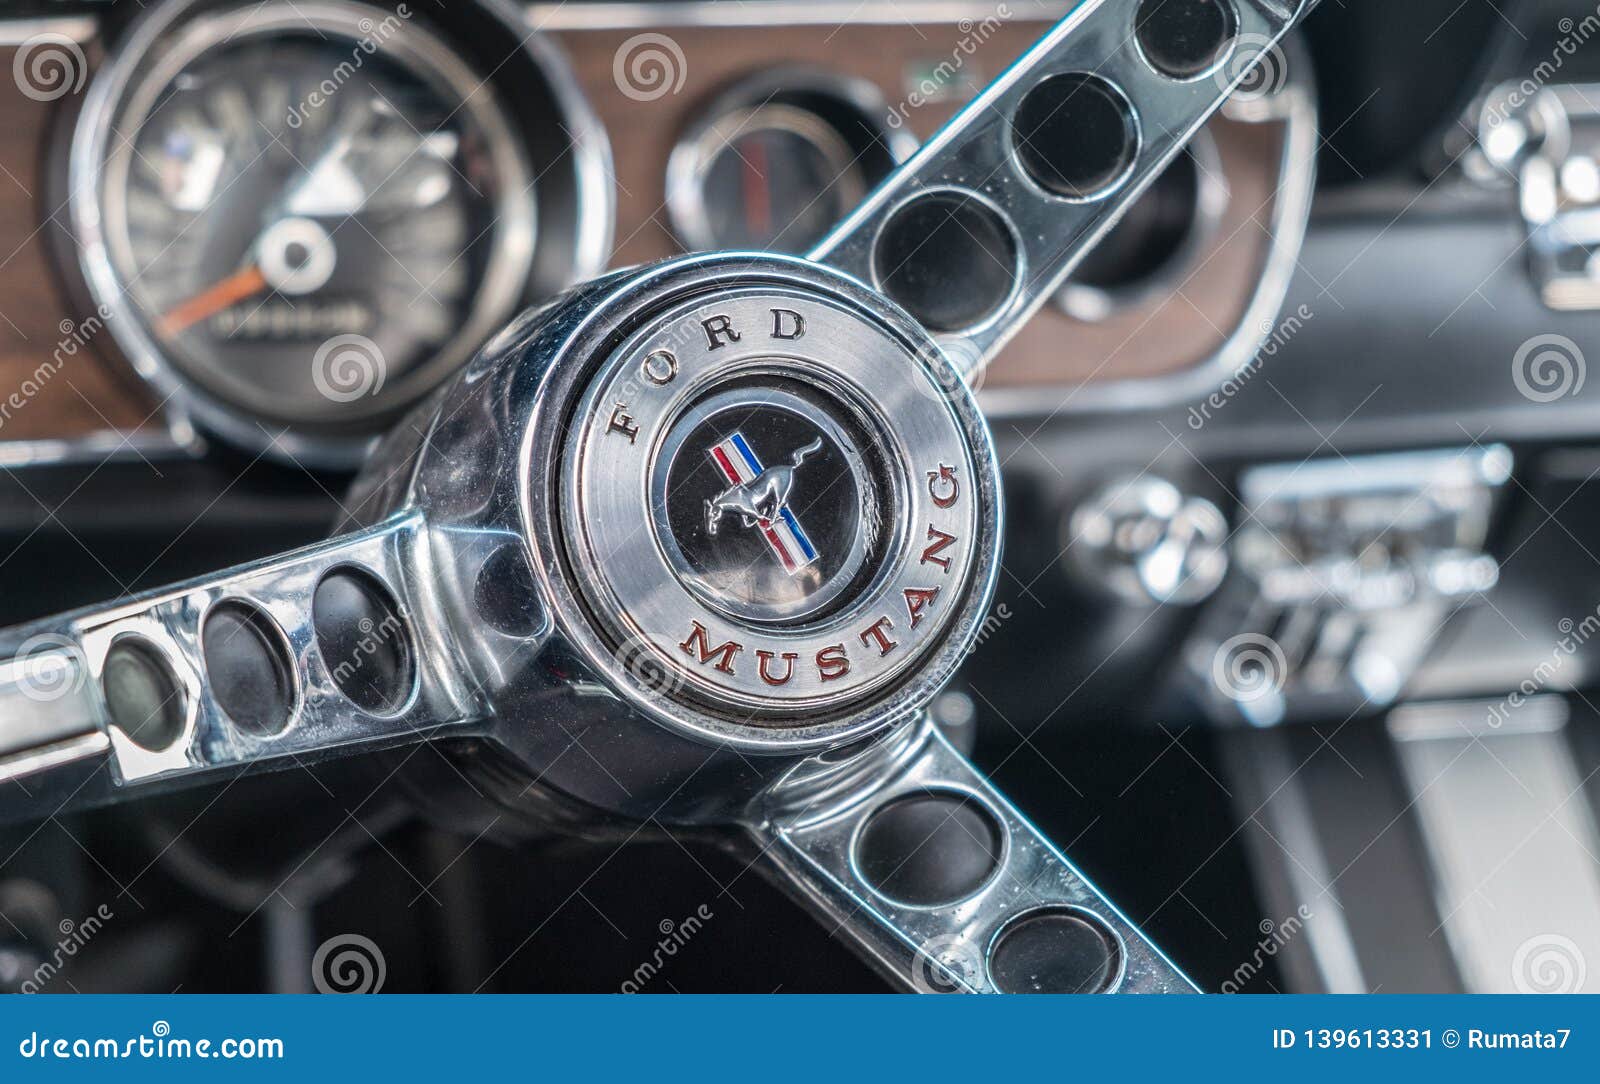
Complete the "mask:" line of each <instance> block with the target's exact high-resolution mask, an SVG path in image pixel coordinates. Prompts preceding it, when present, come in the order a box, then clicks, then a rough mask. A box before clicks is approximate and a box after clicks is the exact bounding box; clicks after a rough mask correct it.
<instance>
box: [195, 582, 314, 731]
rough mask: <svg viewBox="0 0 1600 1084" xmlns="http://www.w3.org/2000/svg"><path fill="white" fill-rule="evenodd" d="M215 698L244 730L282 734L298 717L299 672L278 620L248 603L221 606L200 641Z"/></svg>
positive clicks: (228, 603)
mask: <svg viewBox="0 0 1600 1084" xmlns="http://www.w3.org/2000/svg"><path fill="white" fill-rule="evenodd" d="M200 643H201V650H202V653H203V654H204V655H205V662H206V678H207V680H208V681H209V683H210V685H211V693H212V696H214V697H215V698H216V701H217V704H218V705H220V706H221V708H222V710H223V711H225V712H226V713H227V715H228V718H230V719H232V720H233V721H234V723H235V724H237V725H238V727H239V729H241V730H243V731H245V732H246V733H249V734H276V733H278V732H279V731H281V730H282V729H283V728H284V727H286V726H288V725H289V717H290V716H291V715H293V714H294V704H295V695H296V694H295V679H294V666H293V663H291V662H290V660H289V649H288V646H287V645H286V644H285V643H284V641H283V637H282V635H281V634H280V633H279V632H278V628H277V626H276V625H274V624H273V623H272V619H271V618H270V617H268V616H267V615H266V614H265V613H263V612H262V611H261V610H259V609H257V608H256V607H255V606H252V605H249V604H248V603H244V602H239V601H235V600H230V601H227V602H221V603H218V604H217V605H216V606H215V607H214V608H213V609H212V610H211V612H210V613H209V614H207V615H206V621H205V626H204V628H203V629H202V631H201V636H200Z"/></svg>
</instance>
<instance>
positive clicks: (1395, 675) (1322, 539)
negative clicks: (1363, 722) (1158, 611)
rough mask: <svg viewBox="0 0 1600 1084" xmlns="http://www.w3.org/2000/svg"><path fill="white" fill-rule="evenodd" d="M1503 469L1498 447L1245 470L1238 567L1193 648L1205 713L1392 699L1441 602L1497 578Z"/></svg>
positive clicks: (1250, 718) (1504, 456)
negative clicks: (1492, 546)
mask: <svg viewBox="0 0 1600 1084" xmlns="http://www.w3.org/2000/svg"><path fill="white" fill-rule="evenodd" d="M1511 468H1512V457H1511V451H1510V449H1509V448H1507V447H1505V446H1504V445H1498V444H1494V445H1487V446H1481V445H1480V446H1474V447H1469V448H1456V449H1438V450H1428V451H1415V452H1403V453H1395V454H1388V455H1373V456H1356V457H1348V456H1346V457H1339V458H1332V459H1322V460H1311V461H1308V462H1303V463H1295V464H1270V465H1267V466H1262V467H1255V468H1252V469H1250V470H1249V471H1247V472H1245V474H1244V475H1243V476H1242V478H1241V482H1240V487H1239V488H1240V497H1241V502H1242V504H1243V506H1244V513H1243V521H1242V525H1241V526H1240V528H1239V530H1238V531H1237V532H1236V533H1235V534H1234V536H1233V538H1232V541H1231V557H1232V565H1233V568H1234V570H1235V572H1236V573H1237V575H1235V576H1234V577H1233V578H1232V579H1231V580H1230V581H1229V582H1228V584H1227V585H1226V586H1225V587H1224V588H1223V591H1222V594H1221V595H1220V596H1219V601H1218V603H1217V604H1216V605H1215V606H1214V607H1213V608H1212V610H1211V611H1210V612H1209V613H1208V614H1207V616H1206V617H1205V619H1204V620H1202V622H1201V624H1200V626H1199V628H1198V629H1197V630H1196V633H1195V636H1194V641H1193V644H1192V650H1191V652H1190V655H1191V664H1192V665H1191V669H1192V670H1193V671H1194V676H1195V679H1196V684H1197V685H1198V687H1199V688H1200V689H1201V690H1202V699H1203V700H1204V702H1205V703H1207V704H1208V705H1209V708H1210V711H1211V714H1212V716H1213V718H1214V719H1216V720H1217V721H1219V722H1224V723H1231V722H1240V721H1243V722H1247V723H1249V724H1251V725H1254V726H1271V725H1276V724H1277V723H1280V722H1283V721H1285V720H1288V719H1291V718H1294V717H1296V716H1304V715H1308V714H1312V713H1316V712H1323V713H1334V714H1336V715H1338V714H1348V713H1353V712H1356V711H1360V710H1364V709H1366V708H1368V707H1384V706H1387V705H1389V704H1390V703H1392V702H1394V700H1395V699H1396V698H1397V697H1398V696H1399V695H1400V693H1401V690H1402V689H1403V688H1404V687H1405V685H1406V682H1407V681H1409V680H1410V677H1411V675H1412V673H1413V672H1414V671H1415V670H1416V668H1417V667H1418V665H1419V664H1420V663H1421V662H1422V661H1423V659H1424V658H1425V657H1426V656H1427V653H1428V651H1429V650H1430V649H1431V648H1432V645H1433V644H1434V643H1435V641H1436V640H1437V639H1438V637H1439V636H1440V634H1441V632H1442V631H1443V629H1444V625H1445V621H1446V619H1447V618H1448V617H1449V616H1450V614H1452V613H1453V612H1455V611H1456V610H1458V609H1460V608H1461V607H1462V606H1465V605H1468V604H1470V603H1471V602H1473V601H1474V600H1476V599H1477V598H1479V597H1480V596H1482V595H1483V594H1485V593H1486V592H1488V591H1489V590H1491V589H1492V588H1493V587H1494V586H1495V584H1496V583H1497V582H1498V581H1499V577H1500V567H1499V564H1498V562H1497V561H1496V560H1495V558H1494V557H1492V556H1490V555H1489V554H1488V553H1487V552H1485V545H1486V542H1487V540H1488V532H1489V524H1490V513H1491V512H1492V511H1493V508H1494V505H1495V501H1496V499H1497V496H1498V494H1499V492H1500V491H1501V489H1502V488H1503V487H1504V486H1506V484H1507V483H1508V482H1509V481H1510V479H1511ZM1247 672H1248V674H1247ZM1251 675H1253V676H1251Z"/></svg>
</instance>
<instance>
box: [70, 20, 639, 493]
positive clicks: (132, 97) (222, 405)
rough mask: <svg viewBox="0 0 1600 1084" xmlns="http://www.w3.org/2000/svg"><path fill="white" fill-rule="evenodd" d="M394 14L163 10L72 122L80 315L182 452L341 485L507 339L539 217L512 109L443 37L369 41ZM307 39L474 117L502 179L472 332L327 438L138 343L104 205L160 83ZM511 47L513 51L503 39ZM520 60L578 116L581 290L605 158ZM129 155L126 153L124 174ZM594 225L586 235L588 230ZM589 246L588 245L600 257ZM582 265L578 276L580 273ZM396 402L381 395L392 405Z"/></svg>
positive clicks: (139, 27)
mask: <svg viewBox="0 0 1600 1084" xmlns="http://www.w3.org/2000/svg"><path fill="white" fill-rule="evenodd" d="M475 6H481V7H482V8H483V9H484V10H485V11H486V12H489V13H490V14H492V15H493V17H494V18H495V19H496V20H498V21H500V22H502V23H504V25H505V26H506V29H507V33H508V35H511V34H516V33H517V32H516V30H515V27H514V26H513V25H512V24H511V23H510V22H508V21H506V20H507V19H508V14H507V13H506V12H504V11H502V10H500V8H499V6H498V5H497V4H496V3H494V2H485V3H482V4H481V5H475ZM394 17H396V16H395V13H394V11H392V10H390V9H386V8H384V7H381V6H378V5H374V4H369V3H365V2H362V0H313V2H310V3H291V2H289V0H268V2H266V3H263V4H255V5H248V6H229V7H222V8H215V7H213V6H210V5H207V4H205V3H204V0H171V2H169V3H167V4H164V5H160V6H157V7H154V8H152V9H151V10H150V11H149V12H147V13H145V14H143V15H141V16H139V17H138V18H137V19H136V20H135V22H134V23H133V24H131V25H130V28H129V31H128V34H127V37H126V38H125V39H124V40H123V41H121V42H120V43H118V45H117V46H116V47H115V48H114V50H113V52H112V56H111V59H110V60H109V62H108V63H107V65H106V66H105V67H104V68H103V69H102V70H101V71H100V72H99V73H98V74H97V75H96V77H95V78H94V79H93V80H92V82H91V86H90V88H89V91H88V93H87V94H86V96H85V100H84V108H83V110H82V112H81V114H80V115H79V117H78V118H77V120H76V122H75V125H74V128H73V131H72V136H71V143H70V147H69V149H68V158H67V170H66V176H67V183H68V186H69V192H68V209H69V213H70V223H71V226H70V232H71V235H72V242H73V244H74V246H75V248H76V250H77V259H78V265H79V270H80V271H81V274H82V276H83V279H84V282H85V284H86V285H87V288H88V293H89V296H90V299H91V300H92V301H93V302H94V303H95V305H96V306H97V308H98V313H99V315H100V316H101V318H102V319H103V320H104V322H105V323H106V325H107V326H108V328H109V329H110V331H111V334H112V337H113V339H114V340H115V343H116V346H117V347H118V349H119V350H120V351H121V353H122V354H123V355H124V356H125V357H126V358H127V359H128V361H129V362H130V363H131V365H132V366H133V368H134V370H135V372H136V373H137V374H138V375H139V376H140V377H141V378H142V379H143V380H144V381H145V382H146V383H147V384H149V385H150V386H151V388H152V389H153V390H154V392H155V395H156V399H157V401H158V404H159V406H158V412H160V413H162V414H164V415H165V416H166V419H167V422H168V424H169V426H170V427H171V428H172V429H174V430H175V431H176V432H177V433H178V434H179V435H180V436H185V437H188V436H191V435H192V434H195V433H196V432H197V431H198V432H200V433H204V434H212V435H216V436H218V437H220V438H221V439H223V440H224V441H226V442H227V443H229V444H232V445H235V446H237V447H240V448H242V449H244V450H247V451H250V452H254V453H259V454H262V455H264V456H267V457H270V458H273V459H277V460H280V461H285V462H290V463H293V464H295V465H299V466H306V467H314V468H331V469H342V468H348V467H353V466H355V465H356V464H358V463H359V462H360V461H361V460H362V459H363V458H364V457H365V455H366V453H367V451H368V450H369V449H370V447H371V445H372V443H373V442H374V440H375V439H376V437H377V436H378V435H379V434H380V433H381V431H382V423H383V422H384V421H386V420H388V419H390V418H392V417H394V416H395V415H396V414H398V413H399V412H401V411H403V410H404V409H405V408H406V407H407V406H408V405H409V404H410V403H413V402H415V401H416V400H417V399H418V398H420V397H421V396H423V395H425V394H426V393H427V392H428V391H429V390H430V389H431V388H432V387H434V386H437V385H438V384H439V383H440V382H441V381H443V380H444V379H446V378H447V377H448V376H449V375H450V373H452V372H454V371H455V370H456V369H457V368H459V366H460V365H461V364H463V363H464V362H465V361H466V360H467V359H468V358H469V357H470V356H471V355H472V353H473V352H474V351H475V350H476V349H477V348H478V346H479V345H480V344H481V342H482V341H483V340H484V339H485V338H487V337H488V336H489V335H490V334H492V333H493V332H494V331H495V330H496V328H498V327H499V326H501V325H503V324H504V323H505V322H506V321H507V320H508V319H509V318H510V317H511V315H512V314H513V313H514V312H515V311H516V310H517V308H518V307H519V306H520V305H521V304H522V303H523V302H524V301H525V300H526V299H527V297H528V295H529V292H530V288H531V283H532V280H533V277H534V261H535V253H536V238H535V233H536V230H537V224H538V222H539V217H538V214H539V209H538V206H537V202H536V200H535V196H534V187H535V169H534V166H533V164H532V163H531V162H530V160H529V153H528V150H527V147H526V145H525V137H524V133H523V132H522V131H521V130H520V129H519V128H518V127H517V125H516V124H515V123H514V120H515V117H514V115H513V114H512V111H511V109H510V108H509V103H508V102H506V101H504V100H503V99H499V100H496V99H495V98H493V97H492V96H486V95H484V94H483V93H482V87H483V83H484V80H483V79H481V78H480V77H479V76H478V75H476V74H474V69H473V67H472V65H471V64H470V63H469V62H468V61H467V60H466V59H465V57H464V55H463V54H462V52H461V51H460V50H459V49H458V48H457V47H456V46H455V45H453V44H452V43H451V42H450V41H449V40H448V39H447V38H446V37H445V36H444V35H443V34H442V33H439V32H435V29H434V28H433V27H432V26H430V25H425V24H423V23H422V22H421V20H418V19H413V20H411V21H409V22H407V23H406V24H405V28H404V33H398V34H394V35H392V36H390V37H388V38H386V39H384V40H383V41H381V42H377V41H376V35H375V34H374V33H373V27H374V26H375V25H378V24H379V23H380V21H381V20H383V19H384V18H394ZM308 26H309V27H311V28H313V29H315V30H317V31H319V32H322V33H326V34H329V35H332V36H337V37H338V38H339V39H341V40H349V41H350V42H351V45H352V47H358V46H361V43H362V42H364V41H374V42H376V47H375V50H374V51H376V52H378V53H381V54H383V55H387V56H389V57H391V58H392V59H394V60H395V61H396V62H398V63H400V64H401V65H402V66H404V67H405V68H407V69H408V70H411V71H414V72H416V73H417V74H418V77H419V78H426V79H428V80H429V81H430V82H432V83H433V84H434V85H436V86H438V87H439V88H440V89H441V90H442V91H443V92H444V93H446V94H447V95H449V96H450V97H452V98H454V99H457V100H459V101H461V102H462V103H463V107H464V108H470V109H472V110H473V112H474V122H475V123H476V124H477V125H478V127H479V129H480V131H482V132H483V134H484V137H485V140H486V142H487V144H488V149H489V152H490V155H491V157H492V159H493V161H494V162H495V169H496V172H497V175H498V177H499V191H498V192H497V193H496V195H495V197H494V199H495V205H494V214H495V216H496V234H497V235H496V237H495V239H494V241H493V243H492V248H491V252H490V255H489V260H488V263H487V265H486V267H485V270H484V274H483V277H482V279H481V281H480V282H479V283H478V284H477V285H476V287H475V289H476V296H475V297H474V298H473V300H472V302H471V309H470V313H471V315H470V318H469V320H468V321H467V322H466V323H465V324H464V325H463V326H462V327H461V328H459V329H457V331H456V333H455V334H453V335H452V336H451V338H450V339H449V340H448V342H447V343H446V344H445V345H444V346H443V348H441V349H440V350H438V351H436V352H435V353H434V354H433V355H432V356H431V357H429V358H427V359H426V360H424V361H422V362H421V363H419V364H418V365H416V366H415V367H413V368H412V369H411V370H410V371H409V372H407V373H406V374H405V375H404V376H403V377H401V378H398V379H395V380H393V381H391V382H390V383H389V384H388V386H387V387H386V389H385V394H384V395H383V396H382V397H381V398H378V397H374V398H367V399H363V400H361V401H360V402H352V403H350V404H346V405H347V406H348V407H349V408H350V409H349V410H348V411H347V412H342V413H340V414H338V415H336V416H332V417H331V420H330V421H328V422H326V423H324V422H321V421H320V420H318V421H315V422H304V421H294V422H288V421H285V420H283V419H281V418H275V417H272V416H270V415H269V414H265V413H263V412H261V411H260V410H258V409H255V408H253V407H252V406H251V405H250V404H248V402H246V401H244V400H242V399H240V398H238V397H235V396H230V395H227V394H225V393H220V392H219V391H217V390H215V389H214V388H213V387H212V386H211V385H209V384H208V383H206V382H204V381H203V380H202V378H201V377H199V376H197V375H194V374H193V373H192V372H191V371H190V370H191V368H192V364H191V363H187V362H184V361H180V360H177V359H174V358H173V357H172V356H171V353H170V351H169V350H168V349H167V348H166V347H164V346H163V345H162V343H161V342H160V341H159V340H158V339H157V337H156V336H155V334H154V333H153V331H152V328H151V327H150V324H149V320H150V319H151V315H150V314H148V313H146V312H144V311H143V310H142V309H141V308H140V307H139V306H138V305H137V304H136V303H135V301H134V300H133V298H132V297H131V296H130V292H129V291H128V290H127V289H126V288H125V286H124V281H123V280H124V276H123V272H122V270H120V268H125V267H128V266H130V264H129V262H128V257H127V253H126V251H125V250H121V251H119V246H122V245H124V244H125V243H126V242H125V237H124V236H123V230H124V227H123V226H122V225H121V224H120V223H124V222H125V217H124V216H120V215H119V213H118V212H117V209H116V207H115V206H113V205H111V204H109V203H108V202H107V201H108V200H114V199H115V198H116V197H117V190H116V189H115V183H114V182H115V178H116V174H115V172H114V169H115V162H116V160H117V151H118V148H117V147H116V146H114V145H113V144H114V143H126V142H127V141H126V140H125V139H124V138H123V135H122V134H121V129H122V128H123V126H124V124H125V122H126V119H127V118H128V117H130V116H133V115H135V114H136V113H137V111H138V109H139V108H141V106H140V99H141V96H142V98H143V99H144V105H143V107H142V108H143V109H144V111H145V112H146V113H148V110H149V107H150V106H151V105H152V104H153V102H154V101H155V99H156V97H157V96H158V95H159V94H160V93H161V90H162V88H163V87H164V86H165V85H167V83H168V82H170V79H171V78H172V77H173V76H174V75H175V74H176V73H177V72H178V71H181V70H182V69H183V68H184V67H185V66H187V65H188V64H190V63H192V62H193V61H194V60H195V59H196V58H199V57H201V56H203V55H204V54H205V53H206V52H207V51H208V50H209V49H212V48H216V47H217V46H219V45H221V44H223V43H224V42H226V41H229V40H232V39H236V38H237V37H239V36H241V35H245V34H251V35H254V34H272V33H283V32H288V31H294V30H301V31H303V30H305V29H306V28H307V27H308ZM508 40H512V41H515V40H516V39H515V38H510V39H508ZM522 48H523V49H524V50H525V51H526V52H527V53H528V55H529V57H530V58H531V59H532V61H533V63H534V64H535V65H536V66H537V67H538V69H539V70H540V72H541V74H542V75H545V76H547V77H548V78H549V82H550V84H551V86H552V87H553V88H557V89H558V90H559V94H558V97H559V98H560V105H561V107H562V109H563V110H571V111H573V112H574V114H575V116H574V121H573V123H572V125H571V127H570V132H571V138H572V140H573V141H574V143H576V142H577V141H579V140H582V141H584V142H585V146H583V147H576V146H575V147H574V154H573V163H574V169H575V170H577V171H578V173H579V175H580V176H579V183H578V185H577V190H578V193H579V197H580V206H579V208H578V210H579V214H580V217H581V218H582V219H583V222H581V223H580V224H579V228H578V229H577V230H575V235H576V236H577V237H578V239H579V241H580V242H581V243H582V246H583V247H582V248H581V249H580V250H579V251H577V252H575V253H574V260H573V266H572V268H571V272H570V274H569V275H567V276H566V281H565V282H563V283H561V284H560V285H565V284H566V283H567V282H573V281H579V280H582V279H584V278H587V277H589V276H590V275H592V274H594V273H595V272H596V271H598V270H599V265H600V264H601V263H602V262H603V260H604V258H605V256H606V254H607V250H608V249H609V237H610V222H611V217H612V203H611V200H610V198H609V188H608V186H607V185H606V184H605V182H604V180H603V178H604V175H605V173H606V172H607V171H608V169H609V161H610V152H609V147H608V146H607V145H606V143H605V138H604V133H603V130H602V129H601V128H600V127H599V125H598V123H597V122H595V121H594V118H593V116H592V114H591V113H589V112H588V107H587V105H586V104H585V103H584V102H583V100H582V98H581V96H579V95H578V93H577V90H576V84H575V83H574V82H573V80H572V79H571V76H570V73H568V72H567V71H566V70H565V67H564V64H563V63H562V61H561V59H560V57H559V56H558V55H556V54H554V53H552V52H551V51H550V47H549V46H548V45H547V44H545V43H542V42H541V41H535V40H529V41H526V42H524V43H523V45H522ZM130 153H131V152H128V151H126V150H124V151H123V153H122V155H121V157H122V158H123V159H126V158H127V157H129V155H130ZM597 219H598V220H600V221H598V222H597V221H596V220H597ZM597 239H598V241H597ZM580 264H581V266H580ZM391 389H392V390H391Z"/></svg>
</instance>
